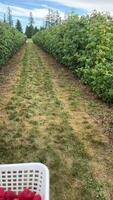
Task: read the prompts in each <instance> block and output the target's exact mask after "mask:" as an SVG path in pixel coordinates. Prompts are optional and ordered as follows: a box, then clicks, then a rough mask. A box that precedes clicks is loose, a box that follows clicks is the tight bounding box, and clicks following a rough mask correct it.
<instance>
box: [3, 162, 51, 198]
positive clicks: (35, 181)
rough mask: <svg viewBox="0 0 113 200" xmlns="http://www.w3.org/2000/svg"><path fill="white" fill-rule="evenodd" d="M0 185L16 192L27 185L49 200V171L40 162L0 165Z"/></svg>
mask: <svg viewBox="0 0 113 200" xmlns="http://www.w3.org/2000/svg"><path fill="white" fill-rule="evenodd" d="M0 185H1V186H3V187H4V188H5V189H6V190H9V189H11V190H13V191H15V192H16V193H18V192H20V191H22V190H23V189H24V188H26V187H27V188H29V189H31V190H32V191H34V192H36V193H39V194H40V195H41V196H42V197H43V198H44V200H49V171H48V168H47V167H46V166H45V165H43V164H41V163H25V164H9V165H0Z"/></svg>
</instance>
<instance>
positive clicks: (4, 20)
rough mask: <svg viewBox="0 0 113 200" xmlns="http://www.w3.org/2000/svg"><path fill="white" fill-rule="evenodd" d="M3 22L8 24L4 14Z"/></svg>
mask: <svg viewBox="0 0 113 200" xmlns="http://www.w3.org/2000/svg"><path fill="white" fill-rule="evenodd" d="M3 22H4V23H6V15H5V13H4V19H3Z"/></svg>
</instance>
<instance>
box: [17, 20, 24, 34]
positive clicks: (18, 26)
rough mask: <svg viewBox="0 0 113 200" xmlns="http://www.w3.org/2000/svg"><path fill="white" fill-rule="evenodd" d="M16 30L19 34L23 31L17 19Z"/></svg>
mask: <svg viewBox="0 0 113 200" xmlns="http://www.w3.org/2000/svg"><path fill="white" fill-rule="evenodd" d="M16 29H17V30H18V31H20V32H21V33H22V32H23V31H22V25H21V22H20V20H19V19H17V22H16Z"/></svg>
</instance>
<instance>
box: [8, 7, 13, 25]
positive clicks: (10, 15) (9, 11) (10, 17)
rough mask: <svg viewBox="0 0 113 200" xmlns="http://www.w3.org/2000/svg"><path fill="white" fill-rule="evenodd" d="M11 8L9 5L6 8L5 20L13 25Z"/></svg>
mask: <svg viewBox="0 0 113 200" xmlns="http://www.w3.org/2000/svg"><path fill="white" fill-rule="evenodd" d="M11 13H12V10H11V8H10V7H8V8H7V22H8V24H9V25H10V26H13V19H12V14H11Z"/></svg>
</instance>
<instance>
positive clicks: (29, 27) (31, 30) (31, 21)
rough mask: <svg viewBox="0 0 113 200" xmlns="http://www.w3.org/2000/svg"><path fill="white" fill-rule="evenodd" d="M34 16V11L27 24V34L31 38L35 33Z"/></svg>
mask: <svg viewBox="0 0 113 200" xmlns="http://www.w3.org/2000/svg"><path fill="white" fill-rule="evenodd" d="M33 24H34V18H33V15H32V12H30V14H29V25H27V26H26V30H25V34H26V36H27V37H28V38H31V37H32V36H33V35H34V27H33Z"/></svg>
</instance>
